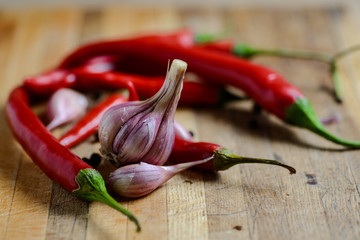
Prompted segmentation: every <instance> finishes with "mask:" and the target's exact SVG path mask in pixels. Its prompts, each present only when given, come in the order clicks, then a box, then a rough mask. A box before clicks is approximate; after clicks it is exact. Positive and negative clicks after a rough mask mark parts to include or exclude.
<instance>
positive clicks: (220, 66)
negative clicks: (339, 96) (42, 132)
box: [61, 39, 360, 148]
mask: <svg viewBox="0 0 360 240" xmlns="http://www.w3.org/2000/svg"><path fill="white" fill-rule="evenodd" d="M110 51H111V53H113V54H118V55H120V56H123V57H125V58H126V59H127V58H131V59H132V60H134V59H136V58H138V59H139V60H142V61H144V59H147V60H148V62H149V64H151V65H154V66H157V67H160V68H164V67H165V66H166V65H167V62H168V59H173V58H177V59H182V60H183V61H185V62H187V63H188V65H189V71H192V72H194V73H196V74H198V75H199V76H200V77H202V78H203V79H206V81H209V82H211V83H215V84H222V85H232V86H234V87H237V88H240V89H242V90H244V91H245V92H246V93H247V95H248V96H249V97H251V98H253V99H254V100H255V101H256V102H257V103H258V104H259V105H260V106H261V107H262V108H264V109H266V110H267V111H269V112H271V113H273V114H275V115H276V116H278V117H279V118H280V119H282V120H284V121H285V122H287V123H289V124H292V125H295V126H298V127H302V128H306V129H308V130H310V131H312V132H314V133H316V134H318V135H320V136H322V137H324V138H326V139H328V140H330V141H332V142H334V143H337V144H340V145H344V146H347V147H351V148H359V147H360V142H355V141H347V140H344V139H341V138H339V137H337V136H335V135H333V134H331V133H329V132H328V131H327V130H326V129H325V128H324V126H323V125H322V124H321V122H320V121H319V119H318V118H317V117H316V114H315V112H314V110H313V108H312V106H311V104H310V102H309V101H308V100H307V99H306V98H305V97H304V95H303V94H302V93H301V92H300V91H299V90H298V89H297V88H296V87H294V86H292V85H291V84H289V83H288V82H286V81H285V80H284V79H283V78H282V77H281V76H280V75H279V74H277V73H276V72H274V71H272V70H270V69H268V68H265V67H262V66H260V65H257V64H254V63H251V62H248V61H245V60H243V59H238V58H236V57H233V56H230V55H228V54H223V53H217V52H213V51H206V50H205V49H201V48H196V47H184V46H180V45H179V44H174V43H171V42H166V41H155V40H151V41H148V40H146V39H145V40H134V41H131V40H119V41H112V42H100V43H95V44H90V45H87V46H84V47H82V48H79V49H78V50H77V51H75V52H74V53H73V54H71V55H69V56H68V57H67V58H66V59H65V60H64V61H63V62H62V64H61V66H62V67H75V66H76V65H77V64H79V62H81V61H83V60H84V59H86V58H91V57H94V56H96V55H99V54H100V55H101V54H109V53H110Z"/></svg>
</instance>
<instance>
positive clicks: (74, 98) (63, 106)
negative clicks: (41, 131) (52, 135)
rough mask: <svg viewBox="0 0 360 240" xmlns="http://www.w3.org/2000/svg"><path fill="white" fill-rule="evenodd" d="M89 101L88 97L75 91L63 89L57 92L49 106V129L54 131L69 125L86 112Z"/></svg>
mask: <svg viewBox="0 0 360 240" xmlns="http://www.w3.org/2000/svg"><path fill="white" fill-rule="evenodd" d="M87 106H88V101H87V99H86V97H85V96H84V95H83V94H81V93H78V92H76V91H74V90H71V89H67V88H62V89H59V90H58V91H56V92H55V93H54V94H53V95H52V96H51V98H50V100H49V102H48V105H47V118H48V120H49V122H50V123H49V124H48V125H47V126H46V127H47V129H49V130H52V129H54V128H56V127H58V126H60V125H62V124H65V123H68V122H70V121H72V120H74V119H75V118H77V117H79V116H81V115H83V114H84V113H85V112H86V108H87Z"/></svg>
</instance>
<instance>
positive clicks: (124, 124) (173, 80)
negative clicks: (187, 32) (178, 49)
mask: <svg viewBox="0 0 360 240" xmlns="http://www.w3.org/2000/svg"><path fill="white" fill-rule="evenodd" d="M186 67H187V64H186V63H185V62H183V61H181V60H174V61H173V63H172V65H171V67H170V70H169V71H168V73H167V75H166V79H165V82H164V84H163V86H162V88H161V89H160V90H159V92H157V93H156V94H155V95H154V96H153V97H151V98H149V99H147V100H145V101H132V102H127V103H124V104H119V105H117V106H114V107H112V108H110V109H109V110H108V111H107V112H106V113H105V114H104V116H103V117H102V119H101V121H100V124H99V140H100V144H101V149H100V151H101V153H102V154H103V155H104V156H105V159H108V160H110V161H111V162H113V163H114V165H115V166H121V165H127V164H130V163H138V162H147V163H151V164H158V165H162V164H163V163H164V162H165V161H166V160H167V158H168V157H169V155H170V153H171V149H172V147H173V144H174V137H175V135H174V134H175V133H174V115H175V111H176V107H177V104H178V101H179V98H180V93H181V90H182V81H183V78H184V75H185V71H186Z"/></svg>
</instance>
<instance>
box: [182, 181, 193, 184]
mask: <svg viewBox="0 0 360 240" xmlns="http://www.w3.org/2000/svg"><path fill="white" fill-rule="evenodd" d="M184 182H185V183H190V184H193V182H192V181H191V180H185V181H184Z"/></svg>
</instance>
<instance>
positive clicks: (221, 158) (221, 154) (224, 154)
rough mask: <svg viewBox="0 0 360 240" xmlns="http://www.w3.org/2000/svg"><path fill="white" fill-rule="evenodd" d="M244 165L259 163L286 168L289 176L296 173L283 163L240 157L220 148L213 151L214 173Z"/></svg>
mask: <svg viewBox="0 0 360 240" xmlns="http://www.w3.org/2000/svg"><path fill="white" fill-rule="evenodd" d="M244 163H261V164H269V165H277V166H280V167H283V168H286V169H287V170H289V171H290V174H294V173H296V170H295V168H293V167H291V166H289V165H286V164H285V163H281V162H279V161H276V160H272V159H263V158H250V157H241V156H237V155H235V154H232V153H231V152H230V151H229V150H228V149H226V148H220V149H217V150H215V151H214V169H215V170H216V171H223V170H226V169H229V168H230V167H232V166H234V165H237V164H244Z"/></svg>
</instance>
